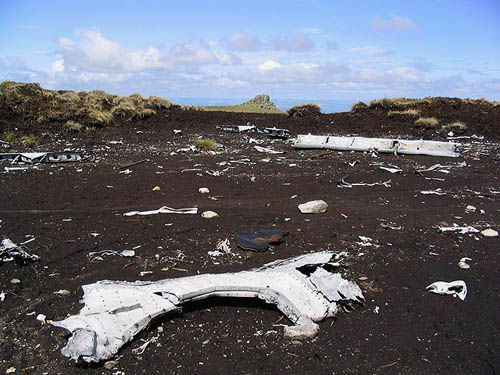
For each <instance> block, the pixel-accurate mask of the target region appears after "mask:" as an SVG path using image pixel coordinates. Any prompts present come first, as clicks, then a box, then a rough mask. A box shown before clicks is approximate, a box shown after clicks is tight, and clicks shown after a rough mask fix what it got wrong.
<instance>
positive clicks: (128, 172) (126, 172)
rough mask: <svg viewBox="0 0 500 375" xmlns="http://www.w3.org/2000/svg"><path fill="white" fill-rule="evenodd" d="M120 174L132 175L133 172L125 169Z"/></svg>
mask: <svg viewBox="0 0 500 375" xmlns="http://www.w3.org/2000/svg"><path fill="white" fill-rule="evenodd" d="M118 173H121V174H131V173H132V170H131V169H128V168H127V169H124V170H123V171H120V172H118Z"/></svg>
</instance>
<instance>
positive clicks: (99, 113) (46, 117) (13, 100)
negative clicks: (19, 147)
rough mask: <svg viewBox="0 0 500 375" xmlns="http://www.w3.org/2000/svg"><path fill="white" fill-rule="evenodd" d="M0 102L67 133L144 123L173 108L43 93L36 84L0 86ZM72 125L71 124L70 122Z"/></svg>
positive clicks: (154, 101) (133, 99) (136, 99)
mask: <svg viewBox="0 0 500 375" xmlns="http://www.w3.org/2000/svg"><path fill="white" fill-rule="evenodd" d="M0 100H2V102H3V103H5V104H6V105H7V106H8V107H9V108H10V110H11V111H12V112H15V113H18V114H19V115H21V116H23V117H24V118H25V119H26V120H34V121H37V122H39V123H61V125H62V126H64V127H65V128H66V129H67V130H71V131H78V130H76V128H74V127H75V126H74V125H67V124H68V123H69V124H72V123H79V124H80V125H81V126H82V127H83V128H82V129H84V128H90V127H103V126H109V125H111V124H112V123H113V121H114V120H116V119H126V120H131V119H147V118H149V117H151V116H154V115H156V113H157V110H158V109H160V108H170V107H172V106H175V104H173V103H172V102H171V101H170V100H168V99H164V98H161V97H159V96H151V97H150V98H148V99H145V98H143V97H142V95H140V94H133V95H130V96H124V97H122V96H118V95H113V94H108V93H106V92H105V91H102V90H93V91H90V92H86V91H81V92H75V91H66V90H61V91H53V90H45V89H43V88H42V87H40V85H39V84H38V83H17V82H12V81H4V82H2V83H0ZM70 121H71V122H70Z"/></svg>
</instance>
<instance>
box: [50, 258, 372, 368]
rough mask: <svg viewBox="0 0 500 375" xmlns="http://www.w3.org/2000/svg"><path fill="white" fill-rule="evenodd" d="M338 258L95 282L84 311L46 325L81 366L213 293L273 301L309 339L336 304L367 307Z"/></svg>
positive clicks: (296, 333) (289, 331)
mask: <svg viewBox="0 0 500 375" xmlns="http://www.w3.org/2000/svg"><path fill="white" fill-rule="evenodd" d="M341 257H342V255H341V254H335V253H333V252H329V251H323V252H318V253H311V254H305V255H301V256H298V257H295V258H291V259H286V260H277V261H275V262H272V263H268V264H266V265H264V266H263V267H261V268H257V269H252V270H249V271H242V272H237V273H222V274H205V275H195V276H187V277H181V278H174V279H166V280H160V281H156V282H151V281H144V282H141V281H136V282H119V281H106V280H105V281H99V282H97V283H94V284H89V285H85V286H83V290H84V295H83V302H84V303H85V306H84V307H83V308H82V309H81V311H80V312H79V313H78V314H77V315H73V316H69V317H67V318H66V319H64V320H62V321H57V322H54V321H50V323H51V324H52V325H54V326H57V327H62V328H65V329H67V330H69V331H70V332H71V334H72V335H71V337H70V338H69V340H68V343H67V344H66V346H65V347H64V348H63V349H62V350H61V352H62V354H63V355H64V356H66V357H70V358H72V359H73V360H78V359H79V358H82V359H83V360H84V361H86V362H99V361H103V360H106V359H108V358H110V357H111V356H113V355H114V354H116V353H117V352H118V350H119V349H120V348H121V347H122V346H123V345H125V344H126V343H127V342H129V341H130V340H132V339H133V337H134V336H135V335H136V334H137V333H138V332H140V331H141V330H143V329H144V328H145V327H147V325H148V324H149V323H150V322H151V320H152V319H154V318H156V317H158V316H160V315H163V314H168V313H172V312H174V311H180V308H181V306H182V305H183V304H184V303H187V302H190V301H196V300H202V299H205V298H209V297H213V296H219V297H238V298H242V297H249V298H260V299H262V300H264V301H265V302H267V303H270V304H275V305H276V306H277V308H278V309H279V310H280V311H281V312H283V314H285V315H286V317H287V318H288V319H290V320H291V321H292V323H293V324H295V325H294V326H291V327H287V328H286V329H285V334H286V336H287V337H293V338H302V337H313V336H314V335H316V334H317V333H318V329H319V326H318V325H317V324H316V322H319V321H321V320H323V319H325V318H327V317H334V316H336V314H337V308H338V305H342V306H343V308H344V309H349V308H351V307H352V305H353V304H363V303H364V297H363V294H362V292H361V289H360V288H359V287H358V286H357V285H356V284H355V283H353V282H351V281H348V280H345V279H343V278H342V276H341V275H340V274H339V273H337V270H338V268H339V261H340V259H341ZM141 347H142V346H141Z"/></svg>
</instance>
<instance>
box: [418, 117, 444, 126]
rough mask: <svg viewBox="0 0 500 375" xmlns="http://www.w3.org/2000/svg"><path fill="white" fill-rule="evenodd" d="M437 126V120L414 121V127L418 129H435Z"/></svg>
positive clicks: (420, 119)
mask: <svg viewBox="0 0 500 375" xmlns="http://www.w3.org/2000/svg"><path fill="white" fill-rule="evenodd" d="M438 124H439V121H438V119H436V118H434V117H420V118H419V119H418V120H416V121H415V125H417V126H418V127H425V128H435V127H437V126H438Z"/></svg>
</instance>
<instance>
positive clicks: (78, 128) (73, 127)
mask: <svg viewBox="0 0 500 375" xmlns="http://www.w3.org/2000/svg"><path fill="white" fill-rule="evenodd" d="M64 127H65V128H66V129H67V130H69V131H71V132H73V133H80V132H82V131H83V130H85V127H84V126H83V125H82V124H80V123H79V122H76V121H73V120H68V121H66V123H65V124H64Z"/></svg>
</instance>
